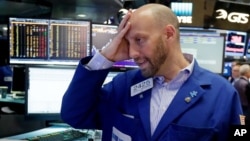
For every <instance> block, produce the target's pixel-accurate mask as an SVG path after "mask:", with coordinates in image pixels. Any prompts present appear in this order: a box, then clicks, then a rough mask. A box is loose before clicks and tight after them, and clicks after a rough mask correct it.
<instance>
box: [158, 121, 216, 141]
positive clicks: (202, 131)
mask: <svg viewBox="0 0 250 141" xmlns="http://www.w3.org/2000/svg"><path fill="white" fill-rule="evenodd" d="M215 135H216V133H215V132H214V130H213V129H212V128H196V127H187V126H181V125H177V124H170V125H169V128H168V129H167V132H165V133H164V134H163V136H162V137H161V139H160V140H161V141H163V140H164V141H165V140H166V141H215V139H216V136H215Z"/></svg>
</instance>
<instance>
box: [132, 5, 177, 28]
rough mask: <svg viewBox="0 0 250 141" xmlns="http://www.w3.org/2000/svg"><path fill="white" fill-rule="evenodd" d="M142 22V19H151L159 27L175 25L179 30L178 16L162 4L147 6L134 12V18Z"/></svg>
mask: <svg viewBox="0 0 250 141" xmlns="http://www.w3.org/2000/svg"><path fill="white" fill-rule="evenodd" d="M133 15H134V17H135V18H137V19H138V20H140V17H137V16H141V18H145V17H151V18H152V20H153V21H151V22H155V23H156V25H157V26H159V27H163V26H165V25H167V24H171V25H173V26H174V27H175V28H176V29H178V28H179V22H178V19H177V17H176V15H175V14H174V13H173V12H172V10H171V9H170V8H168V7H166V6H164V5H162V4H146V5H143V6H141V7H140V8H138V9H137V10H135V12H133V14H132V17H133Z"/></svg>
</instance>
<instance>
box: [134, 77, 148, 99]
mask: <svg viewBox="0 0 250 141" xmlns="http://www.w3.org/2000/svg"><path fill="white" fill-rule="evenodd" d="M151 88H153V79H152V78H149V79H146V80H144V81H142V82H140V83H137V84H135V85H133V86H131V88H130V93H131V94H130V95H131V96H135V95H137V94H139V93H141V92H144V91H146V90H148V89H151Z"/></svg>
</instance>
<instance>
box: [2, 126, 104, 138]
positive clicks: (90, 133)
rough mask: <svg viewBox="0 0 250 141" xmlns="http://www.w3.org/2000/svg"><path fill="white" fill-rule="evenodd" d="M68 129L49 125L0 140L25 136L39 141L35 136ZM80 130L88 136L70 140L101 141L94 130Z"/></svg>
mask: <svg viewBox="0 0 250 141" xmlns="http://www.w3.org/2000/svg"><path fill="white" fill-rule="evenodd" d="M69 129H73V128H71V127H64V126H51V127H47V128H43V129H39V130H35V131H32V132H28V133H24V134H19V135H15V136H10V137H5V138H1V139H0V141H1V140H3V141H6V140H8V141H12V140H13V141H14V140H25V139H27V138H30V139H29V140H34V141H40V140H42V139H41V138H40V139H35V138H36V137H41V136H45V137H46V136H49V135H51V134H56V133H58V132H61V131H66V130H69ZM75 130H76V129H75ZM81 132H83V133H86V134H87V135H88V136H87V137H84V138H81V139H75V140H74V139H73V140H72V141H101V137H96V131H95V130H81ZM99 135H100V134H99ZM31 138H34V139H31ZM46 141H47V140H46ZM48 141H50V140H48ZM53 141H57V140H53ZM60 141H63V140H60Z"/></svg>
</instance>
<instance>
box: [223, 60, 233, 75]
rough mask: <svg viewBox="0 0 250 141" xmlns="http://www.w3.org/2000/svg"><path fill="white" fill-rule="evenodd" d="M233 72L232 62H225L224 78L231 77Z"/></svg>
mask: <svg viewBox="0 0 250 141" xmlns="http://www.w3.org/2000/svg"><path fill="white" fill-rule="evenodd" d="M231 71H232V62H224V71H223V74H222V75H223V76H224V77H226V78H228V77H229V76H231Z"/></svg>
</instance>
